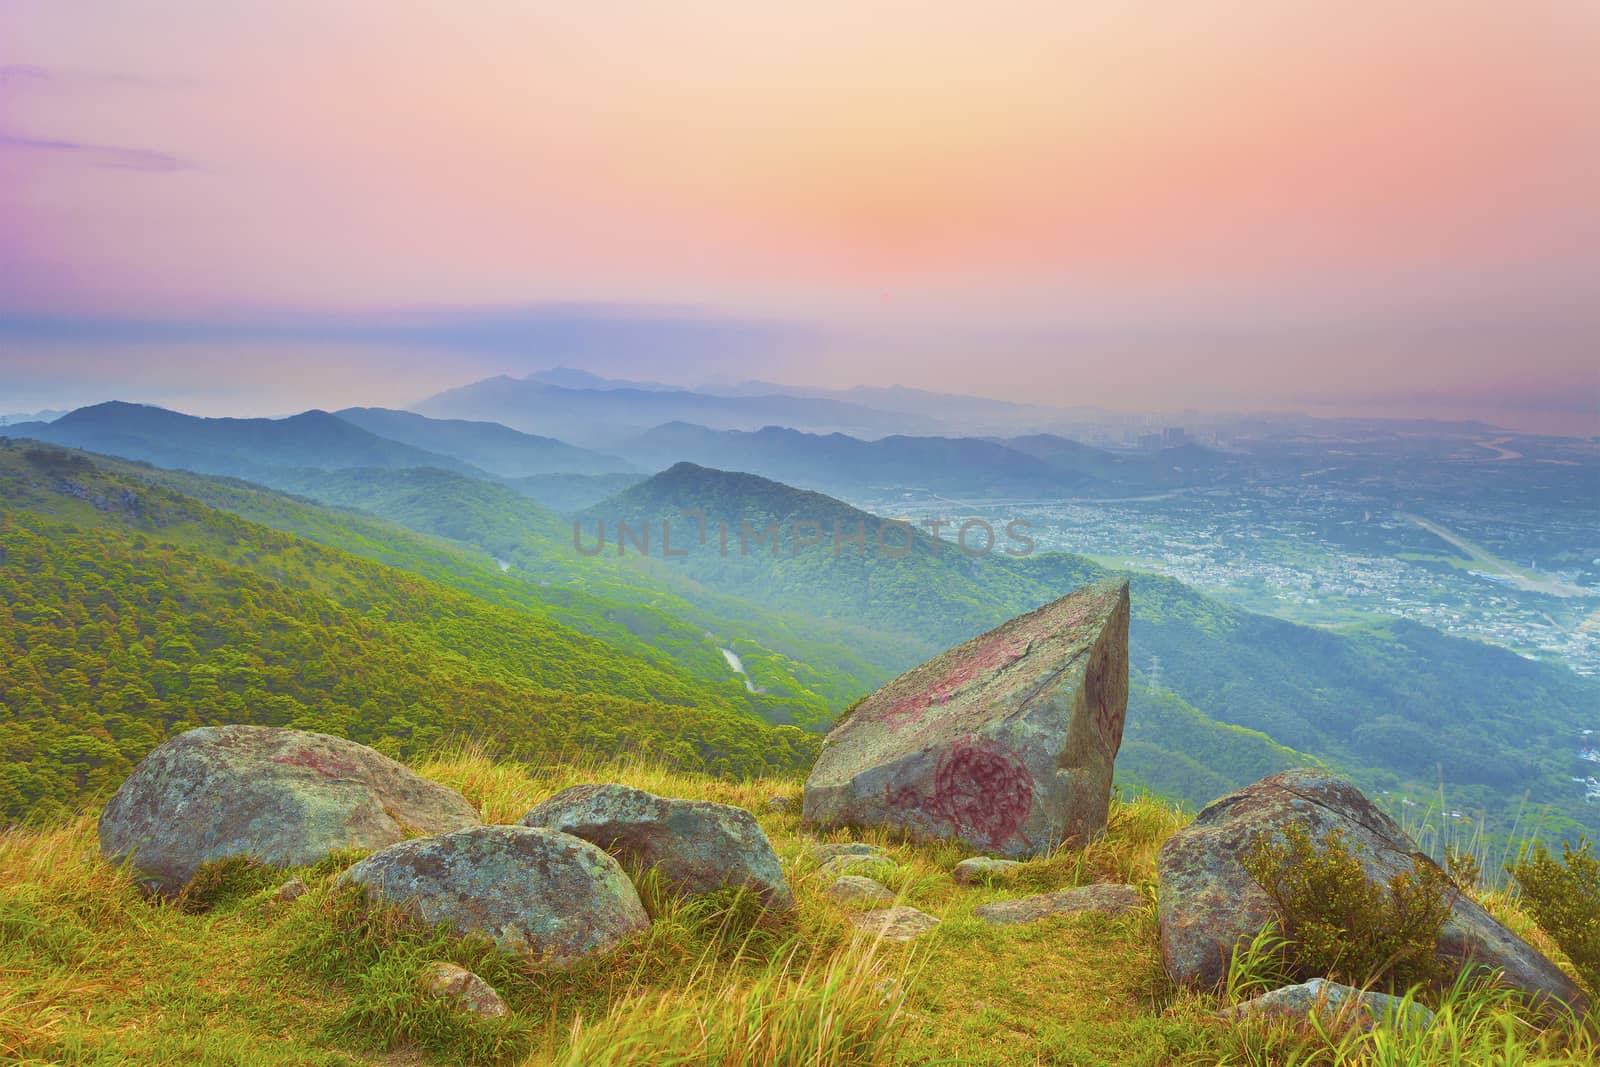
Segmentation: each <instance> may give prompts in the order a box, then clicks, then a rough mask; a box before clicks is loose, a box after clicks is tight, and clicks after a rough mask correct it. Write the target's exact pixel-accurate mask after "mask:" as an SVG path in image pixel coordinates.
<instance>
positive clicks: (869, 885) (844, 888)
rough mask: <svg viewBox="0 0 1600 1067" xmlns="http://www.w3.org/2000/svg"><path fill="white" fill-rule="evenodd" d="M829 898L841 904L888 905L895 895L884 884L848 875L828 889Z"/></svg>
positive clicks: (856, 875) (855, 875)
mask: <svg viewBox="0 0 1600 1067" xmlns="http://www.w3.org/2000/svg"><path fill="white" fill-rule="evenodd" d="M828 897H829V899H830V900H833V901H835V902H836V903H839V904H888V903H890V902H891V901H893V900H894V893H893V892H892V891H891V890H890V889H889V887H888V886H886V885H884V884H883V883H882V882H876V881H873V880H872V879H871V878H863V877H861V876H860V875H858V874H846V875H843V876H841V877H840V878H839V880H838V881H836V882H834V883H833V884H832V885H830V886H829V887H828Z"/></svg>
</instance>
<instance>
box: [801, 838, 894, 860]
mask: <svg viewBox="0 0 1600 1067" xmlns="http://www.w3.org/2000/svg"><path fill="white" fill-rule="evenodd" d="M806 854H807V855H809V856H810V857H811V858H812V859H814V860H816V861H817V862H818V863H827V862H828V861H829V860H832V859H838V858H839V857H840V856H853V857H856V858H858V859H860V858H867V859H882V858H884V855H883V849H882V848H880V847H879V846H877V845H869V844H867V843H866V842H865V841H829V842H826V843H824V844H821V845H812V846H810V847H809V848H807V849H806Z"/></svg>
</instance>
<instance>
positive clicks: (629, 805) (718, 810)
mask: <svg viewBox="0 0 1600 1067" xmlns="http://www.w3.org/2000/svg"><path fill="white" fill-rule="evenodd" d="M522 824H523V825H524V826H542V827H547V828H549V829H552V830H559V831H561V832H562V833H566V834H572V835H573V836H575V837H581V838H583V839H584V840H585V841H589V842H591V843H593V844H596V845H599V846H600V847H601V848H603V849H605V850H606V851H607V852H609V853H611V854H612V855H613V856H616V857H617V858H619V859H621V860H622V861H623V862H624V863H627V864H630V865H632V866H634V867H636V868H638V869H639V870H641V871H643V870H650V869H652V868H653V869H655V870H656V871H658V872H659V873H660V875H661V877H663V878H665V879H666V880H667V881H668V882H669V883H670V884H672V885H673V886H674V887H676V888H677V889H679V890H680V891H682V892H684V893H688V894H690V895H698V894H702V893H709V892H712V891H714V890H717V889H721V888H723V887H724V886H744V887H747V888H749V889H752V890H754V891H755V892H756V893H758V894H760V896H761V898H762V900H763V901H765V902H766V904H767V905H768V906H769V907H771V908H774V909H778V910H783V909H787V908H792V907H793V906H794V894H793V893H791V892H790V890H789V883H788V881H787V880H786V879H785V878H784V875H783V865H782V863H780V862H779V860H778V854H777V853H776V852H774V851H773V849H772V842H770V841H768V840H767V835H766V833H765V832H763V831H762V829H761V826H760V824H759V823H757V822H756V819H755V816H754V815H751V814H750V813H749V812H748V811H745V810H744V809H743V808H736V807H733V806H732V805H729V804H713V803H710V802H709V801H703V800H672V799H668V798H666V797H658V796H656V795H654V794H653V793H646V792H645V791H644V790H642V789H630V788H629V787H627V786H623V785H578V786H573V787H572V788H571V789H564V790H562V791H561V792H560V793H557V794H556V795H555V796H553V797H551V798H550V799H549V800H546V801H545V802H544V803H542V804H540V805H538V806H537V807H535V808H534V809H533V810H532V811H530V812H528V814H527V815H525V816H523V818H522Z"/></svg>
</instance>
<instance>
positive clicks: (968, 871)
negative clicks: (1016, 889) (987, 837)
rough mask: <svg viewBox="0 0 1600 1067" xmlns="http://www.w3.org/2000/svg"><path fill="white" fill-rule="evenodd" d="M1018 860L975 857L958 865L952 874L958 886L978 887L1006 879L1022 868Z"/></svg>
mask: <svg viewBox="0 0 1600 1067" xmlns="http://www.w3.org/2000/svg"><path fill="white" fill-rule="evenodd" d="M1021 866H1022V864H1020V863H1018V862H1017V861H1016V860H1001V859H995V858H994V857H993V856H973V857H972V858H971V859H965V860H962V861H961V862H960V863H958V864H956V866H955V870H953V871H952V872H951V874H952V875H954V876H955V880H956V884H957V885H977V884H979V883H980V882H988V881H993V880H998V879H1001V878H1004V877H1005V876H1006V875H1008V874H1010V873H1011V872H1012V871H1014V870H1016V869H1017V868H1018V867H1021Z"/></svg>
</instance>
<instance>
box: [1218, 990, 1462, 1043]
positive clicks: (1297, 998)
mask: <svg viewBox="0 0 1600 1067" xmlns="http://www.w3.org/2000/svg"><path fill="white" fill-rule="evenodd" d="M1218 1014H1219V1015H1220V1016H1221V1017H1222V1018H1224V1019H1228V1020H1231V1021H1234V1022H1241V1021H1244V1020H1247V1019H1263V1018H1265V1019H1286V1020H1289V1021H1291V1022H1297V1023H1303V1022H1307V1021H1309V1020H1310V1018H1311V1016H1313V1015H1315V1016H1317V1017H1318V1019H1319V1020H1321V1022H1322V1025H1323V1028H1324V1029H1326V1030H1328V1031H1329V1032H1331V1033H1345V1032H1347V1031H1349V1030H1352V1029H1354V1030H1360V1031H1362V1032H1363V1033H1365V1032H1366V1031H1369V1030H1372V1029H1375V1028H1376V1027H1378V1026H1385V1025H1386V1026H1388V1027H1389V1028H1390V1029H1393V1030H1406V1031H1420V1030H1426V1029H1427V1028H1428V1027H1429V1026H1432V1025H1433V1012H1431V1011H1429V1010H1428V1008H1427V1007H1426V1006H1425V1005H1422V1004H1418V1003H1417V1002H1416V1001H1410V1002H1407V1001H1406V1000H1404V999H1402V998H1400V997H1392V996H1389V995H1388V994H1387V993H1369V992H1366V991H1364V990H1360V989H1356V988H1354V987H1352V986H1347V985H1340V984H1339V983H1338V982H1330V981H1328V980H1327V979H1325V978H1313V979H1311V981H1309V982H1303V983H1301V984H1300V985H1291V986H1284V987H1283V988H1282V989H1274V990H1272V991H1271V992H1270V993H1263V994H1262V995H1261V996H1259V997H1256V998H1255V999H1254V1000H1247V1001H1245V1002H1244V1003H1243V1004H1238V1005H1235V1006H1234V1007H1232V1008H1225V1009H1223V1010H1222V1011H1221V1012H1219V1013H1218Z"/></svg>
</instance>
